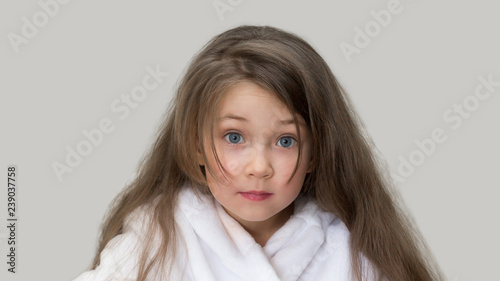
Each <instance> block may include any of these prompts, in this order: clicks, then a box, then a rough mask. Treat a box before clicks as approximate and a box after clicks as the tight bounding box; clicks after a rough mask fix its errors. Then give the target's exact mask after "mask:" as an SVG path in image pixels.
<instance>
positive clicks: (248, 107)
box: [199, 81, 312, 223]
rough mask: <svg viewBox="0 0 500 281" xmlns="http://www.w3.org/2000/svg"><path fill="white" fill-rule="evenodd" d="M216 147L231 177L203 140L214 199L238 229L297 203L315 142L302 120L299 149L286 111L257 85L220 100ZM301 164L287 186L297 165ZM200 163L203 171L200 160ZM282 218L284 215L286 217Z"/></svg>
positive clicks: (242, 87)
mask: <svg viewBox="0 0 500 281" xmlns="http://www.w3.org/2000/svg"><path fill="white" fill-rule="evenodd" d="M215 118H216V119H215V122H216V123H215V125H214V144H215V147H216V150H217V154H218V156H219V160H220V162H221V164H222V166H223V167H224V168H225V169H226V171H227V172H228V173H229V174H230V175H231V176H232V179H231V178H230V177H227V180H226V179H225V178H224V176H223V175H222V171H221V170H220V169H219V168H218V166H217V164H216V161H215V158H214V156H213V154H212V153H211V150H210V146H209V145H208V144H209V142H208V141H207V140H206V139H205V141H204V145H205V151H207V157H208V160H209V162H210V165H211V167H213V168H214V169H215V173H216V175H217V177H218V178H219V179H220V180H221V181H222V183H218V182H217V181H215V179H214V178H213V177H212V176H211V175H210V173H209V172H208V171H207V173H206V176H207V182H208V186H209V188H210V191H211V192H212V194H213V196H214V197H215V199H216V200H217V201H218V202H219V203H220V204H221V205H222V206H223V207H224V208H225V210H226V211H227V212H228V213H229V214H230V215H231V216H232V217H233V218H235V219H236V220H237V221H239V222H240V223H241V222H243V221H247V222H260V221H266V220H268V219H271V221H273V219H276V218H277V217H276V216H278V217H279V215H280V212H282V211H283V210H284V209H285V208H286V207H288V206H289V205H290V204H291V203H292V202H293V201H294V200H295V198H297V196H298V194H299V192H300V190H301V188H302V185H303V183H304V178H305V176H306V173H307V172H309V171H308V170H309V167H310V160H311V153H312V144H311V143H312V142H311V136H310V131H309V128H308V127H307V125H306V123H305V122H304V120H303V118H302V117H301V116H298V118H299V120H300V128H301V129H300V133H301V137H302V142H301V143H300V144H299V142H298V136H297V130H296V129H295V124H294V122H293V117H292V114H291V113H290V111H288V109H287V108H286V106H285V105H284V104H283V103H281V102H280V101H279V100H278V99H277V98H276V97H274V96H273V95H272V94H271V93H269V92H267V91H266V90H264V89H263V88H261V87H260V86H258V85H257V84H254V83H251V82H246V81H245V82H241V83H238V84H237V85H235V86H234V87H232V88H230V89H229V90H228V91H227V92H226V93H225V94H224V96H223V97H222V99H221V101H220V107H219V110H218V112H216V116H215ZM299 145H301V146H302V147H301V149H302V158H301V161H300V163H299V165H298V169H297V172H296V173H295V175H294V177H293V179H292V180H291V182H290V183H289V184H287V181H288V179H289V178H290V176H291V175H292V172H293V170H294V168H295V164H296V161H297V156H298V151H299ZM199 163H200V164H201V165H204V163H203V160H202V158H201V156H200V158H199ZM283 214H284V213H283Z"/></svg>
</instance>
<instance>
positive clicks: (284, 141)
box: [278, 137, 297, 148]
mask: <svg viewBox="0 0 500 281" xmlns="http://www.w3.org/2000/svg"><path fill="white" fill-rule="evenodd" d="M296 143H297V141H296V140H295V139H294V138H292V137H282V138H280V140H279V141H278V145H280V146H283V147H285V148H289V147H292V146H294V145H295V144H296Z"/></svg>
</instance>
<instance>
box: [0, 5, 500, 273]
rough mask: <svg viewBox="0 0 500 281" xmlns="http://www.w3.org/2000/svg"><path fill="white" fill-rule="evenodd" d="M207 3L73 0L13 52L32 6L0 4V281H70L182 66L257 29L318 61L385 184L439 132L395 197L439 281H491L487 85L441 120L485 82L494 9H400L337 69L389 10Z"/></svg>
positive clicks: (496, 70) (494, 211) (491, 128)
mask: <svg viewBox="0 0 500 281" xmlns="http://www.w3.org/2000/svg"><path fill="white" fill-rule="evenodd" d="M42 2H47V1H46V0H42ZM213 2H214V1H212V0H207V1H201V0H197V1H152V0H143V1H118V0H112V1H96V0H87V1H81V0H80V1H78V0H73V1H71V2H69V3H68V4H65V5H63V4H59V11H58V12H57V13H56V14H55V15H54V16H53V17H50V18H48V22H47V23H46V25H45V26H42V27H40V28H38V32H37V33H36V34H35V35H34V36H32V38H29V39H27V40H28V42H27V43H26V44H21V45H20V46H19V52H17V53H16V51H15V48H14V47H13V45H12V44H11V42H10V40H9V35H8V34H10V33H11V32H13V33H15V34H18V35H19V36H21V35H22V28H23V24H24V23H23V17H26V18H27V19H28V20H29V21H31V22H33V16H34V15H38V16H42V17H43V15H40V11H43V9H42V8H41V6H40V5H39V4H38V2H37V1H35V0H32V1H2V2H1V4H0V21H1V26H0V28H1V30H0V34H2V36H3V40H1V41H0V79H1V83H0V93H1V95H2V99H1V102H0V106H1V108H0V114H1V118H0V124H1V127H0V128H1V136H2V137H1V138H0V141H1V145H0V152H1V157H0V167H1V170H2V171H1V172H0V174H1V175H2V176H1V177H2V180H1V181H2V182H3V183H5V182H6V177H7V175H6V173H7V172H6V170H7V165H10V164H15V165H17V168H18V185H19V186H18V195H17V200H18V219H19V221H18V229H17V231H18V236H17V239H18V252H17V255H18V260H17V262H18V263H17V271H18V273H17V274H15V275H13V274H10V273H7V267H6V263H5V262H4V261H5V260H6V258H5V255H6V253H5V251H6V240H5V238H6V235H7V231H6V227H5V225H6V224H7V223H6V213H7V212H6V196H7V195H6V185H5V184H2V185H3V187H2V189H1V192H0V219H1V222H0V226H1V227H0V239H1V240H2V241H0V242H1V246H0V249H1V251H0V254H1V258H0V261H2V262H1V263H0V264H1V266H0V279H2V280H40V279H42V280H49V279H50V280H71V279H72V278H75V277H76V276H77V275H79V274H80V273H81V272H83V271H84V270H85V269H86V268H87V266H88V265H89V264H90V262H91V259H92V257H93V255H94V251H95V247H96V242H97V235H98V232H97V230H98V227H99V224H100V222H101V219H102V217H103V214H104V213H105V211H106V208H107V206H108V204H109V202H110V200H112V198H114V196H115V195H116V194H117V193H118V192H119V191H120V190H121V189H122V188H123V186H124V185H125V184H126V183H127V182H128V181H129V180H131V179H132V178H133V176H134V173H135V170H136V168H137V165H138V163H139V160H140V158H141V157H142V155H143V153H144V152H145V151H146V148H147V147H148V145H149V144H150V143H151V141H152V136H153V133H154V131H155V129H156V128H157V126H158V125H159V121H160V119H161V116H162V114H163V112H164V110H165V108H166V107H167V104H168V102H169V100H170V99H171V97H172V94H173V91H174V89H175V86H176V84H177V82H178V80H179V77H180V75H181V74H182V73H183V71H184V69H185V67H186V65H187V63H188V61H189V60H190V58H191V57H192V56H193V55H194V54H195V53H196V52H197V51H198V50H199V49H200V48H201V47H202V45H203V44H204V43H205V42H207V40H209V39H210V38H211V37H212V36H214V35H216V34H218V33H220V32H222V31H224V30H227V29H229V28H231V27H235V26H237V25H240V24H259V25H264V24H269V25H273V26H276V27H280V28H283V29H285V30H288V31H291V32H294V33H296V34H298V35H300V36H302V37H303V38H305V39H306V40H307V41H308V42H310V43H311V44H312V45H313V46H314V47H315V48H316V49H317V50H318V52H319V53H320V54H321V55H322V56H323V57H324V59H325V60H326V61H327V63H328V64H329V65H330V66H331V68H332V70H333V72H334V74H335V75H336V76H337V77H338V79H339V80H340V82H341V84H342V85H344V86H345V88H346V90H347V91H348V93H349V95H350V96H351V97H352V100H353V102H354V104H355V106H356V108H357V110H358V112H359V113H360V115H361V117H362V119H363V120H364V122H365V124H366V127H367V130H368V132H369V134H370V135H371V136H372V138H373V140H374V142H375V144H376V146H377V148H378V149H379V151H380V153H381V155H382V156H383V157H384V158H385V159H386V161H387V163H388V166H389V168H390V171H391V173H392V174H393V175H394V174H398V166H400V165H401V163H402V160H401V158H400V157H402V158H404V159H408V158H409V156H410V155H412V153H413V154H415V155H416V154H418V152H416V151H418V150H419V148H418V146H417V145H416V144H415V141H416V140H423V139H425V138H430V137H431V134H432V131H433V130H435V129H436V128H441V129H442V130H443V131H444V134H445V135H446V137H447V138H446V141H445V142H443V143H439V144H438V145H437V146H436V148H435V150H434V151H433V152H432V153H430V155H426V156H425V159H424V161H423V163H420V165H418V166H415V169H414V172H413V173H412V174H411V175H409V176H406V177H403V181H399V182H398V183H397V188H398V189H399V190H400V192H401V194H402V196H403V198H404V200H405V202H406V204H407V206H408V208H409V210H410V211H411V214H412V215H413V217H414V219H415V221H416V223H417V225H418V227H419V228H420V230H421V231H422V233H423V235H424V236H425V238H426V239H427V242H428V243H429V246H430V248H431V250H432V252H433V253H434V255H435V257H436V259H437V260H438V262H439V264H440V265H441V267H442V268H443V270H444V272H445V274H446V276H447V278H448V279H449V280H453V281H473V280H474V281H475V280H485V281H486V280H499V279H498V276H497V274H498V273H497V272H496V271H497V270H496V269H497V267H498V264H499V262H500V259H499V255H498V252H500V243H499V242H498V237H500V228H499V226H498V214H499V211H500V207H499V205H498V204H497V202H496V201H497V199H498V194H499V193H498V190H497V189H498V188H499V184H500V180H499V177H498V172H499V166H500V165H499V161H498V159H499V158H500V148H499V145H498V144H499V143H500V133H499V129H498V128H499V120H500V119H499V117H500V116H499V115H500V113H499V110H498V109H499V105H500V97H499V95H500V87H496V92H495V93H493V94H492V95H491V96H490V97H489V98H487V99H485V100H482V101H480V102H479V104H478V105H477V106H476V108H474V110H473V111H471V112H469V114H470V115H469V117H468V118H463V120H462V121H463V123H462V124H461V125H460V126H458V127H457V128H456V129H454V128H452V125H453V124H454V123H450V122H446V121H445V119H443V114H444V113H445V112H446V111H447V110H448V109H453V106H454V104H461V103H462V102H463V101H464V100H466V99H467V98H471V96H472V95H473V93H474V89H475V88H476V86H477V85H478V83H479V80H478V77H479V76H482V77H485V78H486V77H487V76H488V75H489V74H492V77H493V80H494V81H500V54H499V52H498V50H500V39H499V36H498V34H499V33H498V31H499V27H500V16H499V10H500V9H499V8H500V5H499V4H498V2H496V1H485V0H478V1H451V0H447V1H429V0H428V1H424V0H420V1H419V0H414V1H409V0H402V1H400V6H401V7H402V11H401V12H400V13H398V14H393V15H392V18H391V22H390V23H389V24H388V25H387V26H386V27H382V28H381V30H380V32H379V33H378V34H376V36H374V37H373V38H371V40H370V42H369V44H368V45H367V46H366V47H364V48H362V49H361V50H360V53H359V54H354V55H352V57H351V58H352V60H351V62H350V63H348V62H347V59H346V57H345V56H344V55H343V53H342V51H341V49H340V44H341V43H342V42H345V43H348V44H351V45H352V44H354V37H355V28H356V27H359V28H361V29H364V28H365V25H367V24H369V23H370V22H371V21H373V19H374V18H373V16H372V15H371V14H370V11H372V10H374V11H380V10H382V9H387V5H388V3H389V2H391V1H388V0H383V1H382V0H381V1H378V0H377V1H307V2H306V1H262V0H259V1H248V0H243V1H241V3H239V2H238V1H234V0H233V1H227V0H221V1H220V2H222V3H229V4H228V5H230V3H232V4H233V6H231V7H232V10H231V11H227V12H225V13H224V14H223V17H224V18H223V19H222V20H221V19H220V18H219V16H218V14H217V12H216V10H215V9H214V7H213ZM37 13H38V14H37ZM40 19H43V18H40ZM157 64H159V65H160V68H161V69H162V70H163V71H166V72H169V73H170V75H169V76H168V77H167V78H166V79H165V80H164V81H163V82H162V83H161V84H160V85H159V87H158V88H157V89H155V90H154V91H152V92H151V93H149V95H148V96H147V98H146V99H145V100H143V101H142V102H140V103H139V104H138V105H137V107H136V108H135V109H133V110H132V111H131V113H130V115H129V116H127V117H126V118H124V119H123V120H122V119H120V118H119V114H117V113H115V112H113V111H112V110H111V108H110V106H111V104H112V103H113V100H115V99H117V98H119V97H120V95H122V94H127V95H129V94H130V91H131V89H132V88H133V87H135V86H138V85H140V84H141V83H142V78H143V77H144V76H145V75H146V74H147V72H146V70H145V69H146V67H147V66H152V67H153V68H154V67H155V65H157ZM469 101H470V99H469ZM455 116H458V115H455ZM102 118H109V119H111V120H112V122H113V125H114V126H115V129H114V131H113V132H112V133H109V134H105V135H104V138H103V141H102V143H100V144H99V145H98V146H95V147H94V148H93V150H92V152H91V153H90V154H89V155H88V156H85V157H84V158H83V160H82V162H81V164H80V165H78V166H77V167H75V168H74V170H73V172H71V173H66V174H64V175H63V181H62V182H60V181H59V180H58V178H57V176H56V175H55V173H54V171H53V169H52V166H51V165H52V163H53V162H54V161H57V162H60V163H64V161H65V156H66V150H65V147H66V146H70V147H72V148H73V149H74V148H75V147H76V145H77V144H78V143H79V142H80V141H82V140H85V137H84V136H83V134H82V130H84V129H86V130H91V129H95V128H97V127H98V123H99V121H100V120H101V119H102ZM495 237H497V238H495Z"/></svg>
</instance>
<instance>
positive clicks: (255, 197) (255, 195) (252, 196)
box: [239, 190, 273, 201]
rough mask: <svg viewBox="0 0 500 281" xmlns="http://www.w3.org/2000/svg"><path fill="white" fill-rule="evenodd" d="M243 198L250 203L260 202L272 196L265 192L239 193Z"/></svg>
mask: <svg viewBox="0 0 500 281" xmlns="http://www.w3.org/2000/svg"><path fill="white" fill-rule="evenodd" d="M239 194H241V196H243V198H245V199H248V200H250V201H262V200H266V199H267V198H269V197H271V196H272V195H273V194H272V193H269V192H265V191H257V190H252V191H247V192H239Z"/></svg>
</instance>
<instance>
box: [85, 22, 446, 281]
mask: <svg viewBox="0 0 500 281" xmlns="http://www.w3.org/2000/svg"><path fill="white" fill-rule="evenodd" d="M241 81H251V82H253V83H256V84H258V85H259V86H261V87H263V88H264V89H266V90H268V91H269V92H270V93H273V94H275V95H276V96H277V97H278V98H279V99H280V100H281V101H282V102H283V103H284V104H285V105H286V106H287V107H288V109H289V110H290V112H292V113H293V114H294V118H295V121H297V120H298V119H297V116H296V114H300V116H302V117H303V119H304V120H305V121H306V123H307V125H308V126H309V128H310V130H311V133H312V139H313V157H312V165H313V170H312V172H311V173H309V174H308V175H307V177H306V179H305V180H304V185H303V189H302V193H303V194H304V195H305V196H309V197H311V198H315V199H316V200H317V202H318V204H319V206H320V208H322V209H323V210H325V211H328V212H330V213H332V214H334V215H336V216H337V217H339V218H340V219H341V220H342V221H343V222H344V224H345V225H346V226H347V228H348V229H349V231H350V249H351V263H352V265H351V266H352V272H353V273H354V274H353V279H354V280H362V276H363V272H365V270H366V268H364V267H365V266H366V264H365V263H364V262H363V258H366V259H367V260H368V261H369V262H370V263H371V265H372V267H373V268H374V274H375V276H378V277H377V278H378V280H382V279H384V278H385V279H387V280H390V281H438V280H443V277H442V274H441V272H440V270H439V268H438V266H437V264H436V263H435V261H434V260H433V258H432V255H431V254H430V252H429V250H428V248H427V247H426V245H425V242H424V240H423V239H422V236H421V234H420V233H419V231H418V230H417V229H415V228H414V223H413V222H412V221H411V220H410V218H411V217H410V216H409V214H408V212H407V211H406V210H405V208H404V205H403V204H401V199H400V198H399V196H398V195H397V194H398V193H397V192H396V191H395V189H394V187H393V185H392V183H391V180H390V178H389V176H388V173H387V172H386V169H385V167H384V165H383V162H382V161H380V160H379V158H380V157H378V156H377V154H376V149H375V147H374V145H373V144H372V142H371V141H370V138H369V137H368V136H367V135H366V134H365V132H366V130H365V129H364V125H363V123H362V122H361V121H360V120H359V118H358V116H357V114H356V112H355V111H354V108H353V106H352V105H351V102H350V100H349V98H348V96H347V95H346V94H345V91H344V90H343V89H342V87H341V86H340V85H339V83H338V81H337V80H336V78H335V77H334V76H333V74H332V72H331V71H330V69H329V67H328V66H327V64H326V63H325V61H324V60H323V59H322V58H321V56H320V55H319V54H318V53H317V52H316V51H315V50H314V49H313V48H312V47H311V46H310V45H309V44H308V43H307V42H305V41H304V40H303V39H301V38H300V37H298V36H296V35H294V34H291V33H288V32H285V31H283V30H280V29H277V28H273V27H269V26H239V27H236V28H233V29H231V30H228V31H226V32H224V33H222V34H220V35H218V36H216V37H214V38H213V39H212V40H210V41H209V42H208V43H207V45H205V47H204V48H203V49H202V51H201V52H200V53H199V54H197V55H196V56H195V57H194V59H193V60H192V61H191V63H190V65H189V67H188V68H187V70H186V73H185V75H184V77H183V79H182V80H181V82H180V84H179V87H178V90H177V92H176V95H175V97H174V99H173V101H172V103H171V104H170V107H169V109H168V110H167V112H166V115H165V122H164V123H163V126H162V127H161V128H160V130H159V132H158V135H157V136H156V141H155V142H154V144H153V145H152V147H151V148H150V151H149V153H148V154H147V155H146V157H145V158H144V160H143V162H142V163H141V166H140V168H139V173H138V175H137V177H136V179H135V180H134V181H133V182H132V183H131V184H129V185H128V186H127V188H126V189H124V191H123V192H122V193H120V194H119V196H117V198H116V199H115V200H114V204H113V205H112V207H111V209H110V211H109V212H108V216H107V217H106V218H105V220H104V222H103V227H102V233H101V237H100V242H99V247H98V250H97V254H96V256H95V258H94V261H93V264H92V269H95V268H96V267H97V266H98V265H99V263H100V253H101V252H102V251H103V249H104V248H105V246H106V245H107V244H108V242H109V241H110V240H111V239H112V238H113V237H115V236H117V235H119V234H121V233H123V232H124V229H123V226H124V221H125V219H126V218H127V216H128V215H129V214H131V213H132V212H133V211H134V210H136V209H137V208H139V207H141V206H143V205H145V204H149V203H152V202H153V201H155V202H156V204H155V205H154V206H155V207H154V211H153V214H152V216H151V221H150V222H145V224H144V225H145V231H146V232H145V235H144V237H149V235H154V233H155V232H156V231H158V232H159V233H160V236H161V239H160V240H161V245H160V247H155V249H154V250H153V249H152V247H151V245H150V243H148V244H147V246H146V247H145V248H144V252H143V255H142V256H141V259H140V262H139V264H138V266H139V271H138V272H139V274H138V277H137V280H141V281H143V280H145V279H146V277H148V276H149V277H150V276H152V275H153V271H154V270H153V269H155V268H162V267H163V265H164V264H169V265H170V266H172V264H173V261H174V257H175V254H176V252H177V242H176V241H177V239H178V238H179V237H177V236H178V234H177V232H178V231H177V230H176V222H175V219H174V212H175V205H176V202H177V201H176V200H177V194H178V192H179V190H180V187H181V186H182V185H183V184H185V183H191V184H193V186H199V187H201V190H200V191H202V192H209V191H208V188H207V182H206V177H205V175H206V172H207V171H208V172H210V173H212V174H214V172H213V171H214V170H213V169H214V167H210V166H206V167H204V166H200V165H199V164H198V162H197V161H196V160H195V159H197V155H198V153H201V155H202V157H203V158H204V159H205V160H207V154H206V151H205V150H204V149H203V147H204V146H203V139H204V138H203V137H202V136H207V134H208V136H211V138H209V139H211V140H212V142H211V147H212V152H211V153H213V155H214V156H215V159H216V161H217V165H218V166H219V167H218V168H221V169H223V170H224V167H222V165H221V164H220V162H219V159H218V157H217V153H216V151H215V146H214V143H213V120H214V115H215V114H213V112H214V111H215V110H214V109H216V108H217V104H218V101H219V100H220V97H221V95H222V93H223V92H224V91H225V90H227V89H228V87H230V86H232V85H235V84H236V83H238V82H241ZM296 128H297V131H298V133H299V139H300V130H299V127H298V125H297V122H296ZM299 148H300V146H299ZM300 155H301V154H300V149H299V155H298V157H299V158H300ZM298 162H299V161H297V163H298ZM205 163H208V161H205ZM295 169H297V166H296V168H295ZM294 173H295V172H294ZM292 177H293V175H292ZM146 226H147V227H146ZM146 240H148V239H146ZM148 242H151V241H150V240H148ZM162 269H163V270H162V272H168V271H169V270H168V269H167V268H162ZM169 269H171V268H169Z"/></svg>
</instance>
